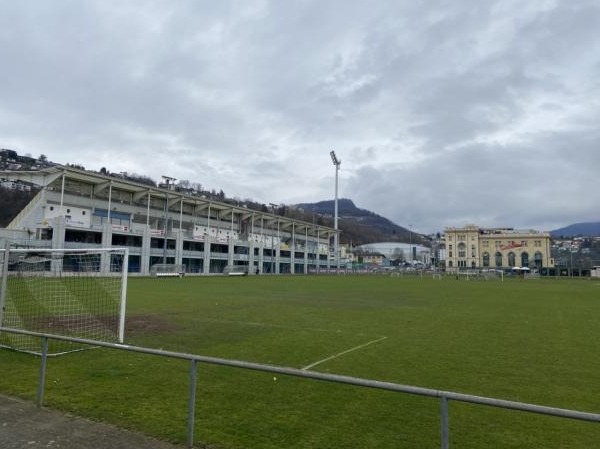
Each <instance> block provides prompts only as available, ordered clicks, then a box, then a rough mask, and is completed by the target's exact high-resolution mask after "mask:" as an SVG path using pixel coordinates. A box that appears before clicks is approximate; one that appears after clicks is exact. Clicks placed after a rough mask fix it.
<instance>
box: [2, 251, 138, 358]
mask: <svg viewBox="0 0 600 449" xmlns="http://www.w3.org/2000/svg"><path fill="white" fill-rule="evenodd" d="M127 261H128V250H127V249H124V248H123V249H122V248H108V249H79V250H69V249H60V250H59V249H5V250H3V251H2V290H1V296H0V306H1V307H0V327H4V328H13V329H22V330H28V331H33V332H41V333H48V334H54V335H64V336H70V337H77V338H85V339H89V340H95V341H104V342H123V334H124V324H125V300H126V289H127ZM0 347H7V348H11V349H15V350H18V351H23V352H29V353H34V354H39V353H40V348H41V342H40V339H39V338H37V337H31V336H28V335H21V334H15V333H9V332H1V331H0ZM84 348H85V346H84V345H78V344H76V343H70V342H63V341H58V340H50V341H49V346H48V354H54V355H57V354H61V353H65V352H71V351H75V350H80V349H84Z"/></svg>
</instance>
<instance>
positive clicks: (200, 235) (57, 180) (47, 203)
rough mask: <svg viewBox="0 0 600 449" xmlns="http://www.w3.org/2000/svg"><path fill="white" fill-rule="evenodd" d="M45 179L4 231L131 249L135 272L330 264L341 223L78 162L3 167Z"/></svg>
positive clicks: (15, 236)
mask: <svg viewBox="0 0 600 449" xmlns="http://www.w3.org/2000/svg"><path fill="white" fill-rule="evenodd" d="M0 176H1V177H2V178H3V179H8V180H12V181H15V182H17V181H19V182H27V183H31V184H32V185H37V186H40V187H41V190H40V191H39V193H38V194H37V195H36V196H35V197H34V198H33V199H32V201H31V202H30V203H29V204H28V205H27V206H26V207H25V208H23V210H22V211H21V212H20V213H19V214H18V215H17V216H16V217H15V218H14V219H13V221H12V222H11V223H10V224H9V225H8V226H7V228H6V229H2V230H0V238H4V239H7V240H9V241H10V242H11V243H12V245H13V246H21V247H34V248H36V247H41V248H67V249H68V248H99V247H105V248H106V247H125V248H128V249H129V271H130V273H131V274H134V275H135V274H139V275H146V276H147V275H150V274H151V267H152V266H155V265H157V264H170V265H177V266H182V267H183V269H182V272H185V273H186V275H188V274H205V275H206V274H216V273H222V272H223V270H224V269H225V267H227V266H233V265H247V266H248V267H249V270H248V272H249V273H250V274H257V273H272V274H280V273H289V274H305V273H309V272H311V273H315V272H316V273H318V272H320V271H329V270H331V269H333V268H335V266H334V264H335V260H334V259H332V258H331V257H329V255H330V253H331V248H330V241H332V240H333V236H334V235H335V233H336V230H335V229H332V228H329V227H326V226H322V225H317V224H314V223H307V222H303V221H299V220H294V219H290V218H286V217H281V216H278V215H275V214H274V213H271V212H264V211H258V210H251V209H247V208H245V207H239V206H235V205H231V204H228V203H224V202H218V201H212V200H208V199H206V198H202V197H199V196H195V195H190V194H188V193H184V192H178V191H175V190H173V189H170V188H168V187H169V186H168V185H167V188H156V187H151V186H148V185H145V184H140V183H136V182H131V181H128V180H125V179H121V178H115V177H111V176H106V175H102V174H99V173H95V172H89V171H85V170H79V169H75V168H73V167H63V166H53V167H49V168H45V169H42V170H36V171H2V172H0Z"/></svg>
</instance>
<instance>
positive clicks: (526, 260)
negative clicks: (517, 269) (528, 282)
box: [521, 253, 529, 267]
mask: <svg viewBox="0 0 600 449" xmlns="http://www.w3.org/2000/svg"><path fill="white" fill-rule="evenodd" d="M521 266H522V267H528V266H529V254H527V253H522V254H521Z"/></svg>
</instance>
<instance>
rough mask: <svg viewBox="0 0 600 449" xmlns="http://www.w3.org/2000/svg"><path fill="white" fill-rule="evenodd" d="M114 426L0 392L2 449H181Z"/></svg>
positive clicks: (0, 443)
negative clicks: (43, 406) (40, 406)
mask: <svg viewBox="0 0 600 449" xmlns="http://www.w3.org/2000/svg"><path fill="white" fill-rule="evenodd" d="M184 447H185V446H176V445H173V444H169V443H165V442H162V441H157V440H154V439H152V438H148V437H146V436H144V435H141V434H138V433H133V432H128V431H126V430H122V429H119V428H117V427H114V426H111V425H108V424H102V423H96V422H92V421H89V420H87V419H83V418H77V417H75V416H71V415H67V414H65V413H62V412H58V411H55V410H51V409H47V408H37V407H36V406H35V404H34V403H33V402H28V401H23V400H20V399H15V398H12V397H8V396H3V395H0V448H2V449H25V448H27V449H39V448H58V449H183V448H184Z"/></svg>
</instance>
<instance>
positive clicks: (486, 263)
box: [483, 251, 490, 267]
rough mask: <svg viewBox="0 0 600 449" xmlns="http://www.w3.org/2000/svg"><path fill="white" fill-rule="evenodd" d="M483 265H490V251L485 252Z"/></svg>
mask: <svg viewBox="0 0 600 449" xmlns="http://www.w3.org/2000/svg"><path fill="white" fill-rule="evenodd" d="M483 266H484V267H489V266H490V253H488V252H487V251H486V252H485V253H483Z"/></svg>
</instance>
